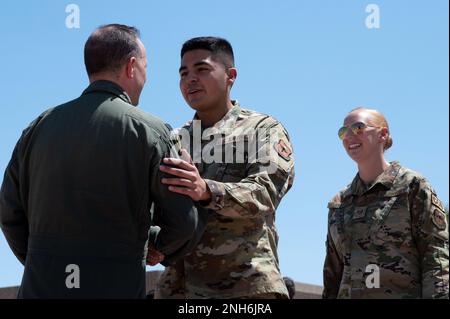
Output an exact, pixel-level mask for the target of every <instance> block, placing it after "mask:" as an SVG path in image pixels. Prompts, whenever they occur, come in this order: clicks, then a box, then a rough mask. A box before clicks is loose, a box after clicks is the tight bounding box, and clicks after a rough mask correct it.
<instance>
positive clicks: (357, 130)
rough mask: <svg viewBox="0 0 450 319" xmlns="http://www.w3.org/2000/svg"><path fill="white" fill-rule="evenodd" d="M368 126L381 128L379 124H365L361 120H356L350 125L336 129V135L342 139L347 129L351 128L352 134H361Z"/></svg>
mask: <svg viewBox="0 0 450 319" xmlns="http://www.w3.org/2000/svg"><path fill="white" fill-rule="evenodd" d="M368 127H375V128H382V127H381V126H372V125H367V124H365V123H363V122H356V123H353V124H352V125H350V126H343V127H341V128H340V129H339V131H338V136H339V138H340V139H341V140H343V139H344V137H345V135H346V134H347V131H348V130H352V132H353V134H355V135H361V134H362V133H364V132H365V131H366V129H367V128H368Z"/></svg>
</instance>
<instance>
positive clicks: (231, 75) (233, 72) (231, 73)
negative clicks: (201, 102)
mask: <svg viewBox="0 0 450 319" xmlns="http://www.w3.org/2000/svg"><path fill="white" fill-rule="evenodd" d="M227 75H228V83H229V84H230V86H233V84H234V81H236V78H237V69H236V68H229V69H228V70H227Z"/></svg>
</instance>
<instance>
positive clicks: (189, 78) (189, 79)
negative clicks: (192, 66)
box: [186, 72, 198, 83]
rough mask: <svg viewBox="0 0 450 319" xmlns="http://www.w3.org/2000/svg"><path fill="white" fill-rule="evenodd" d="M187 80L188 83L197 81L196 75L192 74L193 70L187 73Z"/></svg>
mask: <svg viewBox="0 0 450 319" xmlns="http://www.w3.org/2000/svg"><path fill="white" fill-rule="evenodd" d="M186 80H187V82H188V83H194V82H198V77H197V75H196V74H194V73H193V72H192V73H190V74H188V75H187V79H186Z"/></svg>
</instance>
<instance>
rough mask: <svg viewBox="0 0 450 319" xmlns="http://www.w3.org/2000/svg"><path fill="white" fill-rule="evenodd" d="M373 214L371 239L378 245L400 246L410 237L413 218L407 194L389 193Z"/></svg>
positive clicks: (381, 200)
mask: <svg viewBox="0 0 450 319" xmlns="http://www.w3.org/2000/svg"><path fill="white" fill-rule="evenodd" d="M378 203H379V204H378V207H376V209H375V211H374V214H373V220H374V222H373V225H372V227H371V229H370V234H371V237H372V238H373V242H374V244H376V245H380V246H385V244H386V243H392V244H395V245H397V246H400V245H402V244H403V243H404V241H405V240H406V239H407V238H409V237H410V234H411V218H410V214H409V210H408V195H407V193H395V192H392V193H389V192H387V193H386V194H385V195H384V196H383V197H382V198H380V200H379V201H378Z"/></svg>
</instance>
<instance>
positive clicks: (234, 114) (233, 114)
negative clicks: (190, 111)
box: [185, 100, 241, 134]
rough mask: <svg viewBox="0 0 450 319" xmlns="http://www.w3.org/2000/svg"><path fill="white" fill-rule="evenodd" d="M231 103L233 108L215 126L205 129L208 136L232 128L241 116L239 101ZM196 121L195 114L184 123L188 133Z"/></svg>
mask: <svg viewBox="0 0 450 319" xmlns="http://www.w3.org/2000/svg"><path fill="white" fill-rule="evenodd" d="M231 103H232V104H233V107H232V108H231V110H229V111H228V112H227V113H226V114H225V115H224V116H223V117H222V118H221V119H220V120H219V121H218V122H217V123H216V124H214V125H213V126H211V127H209V128H207V129H208V131H209V133H210V134H216V133H219V132H220V131H221V130H222V129H223V128H230V127H233V126H234V123H235V122H236V120H237V118H238V117H239V115H240V114H241V106H240V105H239V101H237V100H232V101H231ZM195 120H198V116H197V113H195V115H194V118H193V119H192V120H191V121H189V122H188V123H186V125H185V127H186V126H188V127H189V128H188V130H189V132H190V133H191V134H192V130H193V125H192V123H193V121H195Z"/></svg>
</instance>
